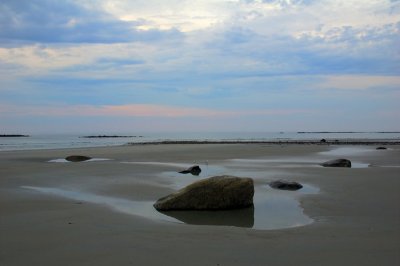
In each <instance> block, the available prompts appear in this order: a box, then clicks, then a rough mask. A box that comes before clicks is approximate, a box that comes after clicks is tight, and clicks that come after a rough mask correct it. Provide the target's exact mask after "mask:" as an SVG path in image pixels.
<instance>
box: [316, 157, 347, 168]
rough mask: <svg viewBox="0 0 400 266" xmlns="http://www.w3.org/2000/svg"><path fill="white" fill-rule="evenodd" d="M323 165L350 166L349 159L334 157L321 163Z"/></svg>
mask: <svg viewBox="0 0 400 266" xmlns="http://www.w3.org/2000/svg"><path fill="white" fill-rule="evenodd" d="M321 165H322V166H323V167H351V161H350V160H347V159H335V160H330V161H327V162H324V163H323V164H321Z"/></svg>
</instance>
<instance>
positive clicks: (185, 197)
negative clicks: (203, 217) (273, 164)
mask: <svg viewBox="0 0 400 266" xmlns="http://www.w3.org/2000/svg"><path fill="white" fill-rule="evenodd" d="M253 196H254V183H253V179H251V178H239V177H233V176H214V177H210V178H207V179H203V180H200V181H197V182H194V183H193V184H191V185H189V186H187V187H185V188H183V189H181V190H179V191H177V192H175V193H172V194H170V195H168V196H166V197H163V198H161V199H159V200H158V201H157V202H156V203H155V204H154V205H153V206H154V208H156V209H157V210H159V211H169V210H227V209H240V208H246V207H250V206H253Z"/></svg>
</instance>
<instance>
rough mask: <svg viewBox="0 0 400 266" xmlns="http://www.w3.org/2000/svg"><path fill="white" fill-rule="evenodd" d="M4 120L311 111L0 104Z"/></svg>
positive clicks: (264, 113)
mask: <svg viewBox="0 0 400 266" xmlns="http://www.w3.org/2000/svg"><path fill="white" fill-rule="evenodd" d="M0 111H1V112H0V113H1V116H5V117H10V116H11V117H12V116H42V117H65V116H81V117H82V116H83V117H92V116H96V117H110V116H111V117H114V116H115V117H125V116H126V117H170V118H173V117H176V118H178V117H234V116H254V115H290V114H295V113H309V112H310V111H309V110H295V109H292V110H289V109H275V110H273V109H271V110H244V111H243V110H242V111H240V110H217V109H205V108H192V107H182V106H166V105H154V104H130V105H102V106H90V105H75V106H71V105H63V106H34V105H30V106H29V105H27V106H15V105H9V104H0Z"/></svg>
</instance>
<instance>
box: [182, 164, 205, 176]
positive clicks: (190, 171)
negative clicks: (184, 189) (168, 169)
mask: <svg viewBox="0 0 400 266" xmlns="http://www.w3.org/2000/svg"><path fill="white" fill-rule="evenodd" d="M179 173H181V174H192V175H199V174H200V173H201V168H200V166H198V165H194V166H192V167H189V168H188V169H186V170H183V171H180V172H179Z"/></svg>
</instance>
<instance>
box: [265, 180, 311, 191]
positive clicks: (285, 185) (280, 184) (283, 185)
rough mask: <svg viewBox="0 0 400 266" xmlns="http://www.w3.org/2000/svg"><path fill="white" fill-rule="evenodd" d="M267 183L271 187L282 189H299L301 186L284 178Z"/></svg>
mask: <svg viewBox="0 0 400 266" xmlns="http://www.w3.org/2000/svg"><path fill="white" fill-rule="evenodd" d="M269 185H270V187H272V188H275V189H283V190H299V189H301V188H302V187H303V185H301V184H300V183H297V182H291V181H285V180H278V181H273V182H271V183H269Z"/></svg>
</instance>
